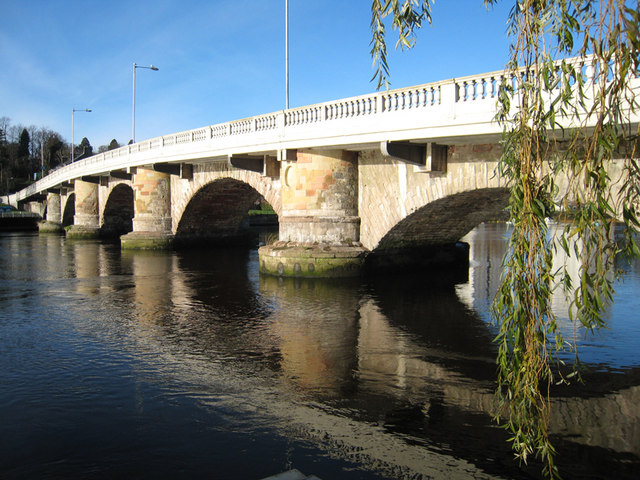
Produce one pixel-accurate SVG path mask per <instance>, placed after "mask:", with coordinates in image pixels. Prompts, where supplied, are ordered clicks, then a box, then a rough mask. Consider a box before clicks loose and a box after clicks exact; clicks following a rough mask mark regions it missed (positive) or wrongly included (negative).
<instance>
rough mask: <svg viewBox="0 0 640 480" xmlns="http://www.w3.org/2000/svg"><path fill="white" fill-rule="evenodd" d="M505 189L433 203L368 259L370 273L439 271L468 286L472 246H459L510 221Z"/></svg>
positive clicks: (470, 192) (406, 221)
mask: <svg viewBox="0 0 640 480" xmlns="http://www.w3.org/2000/svg"><path fill="white" fill-rule="evenodd" d="M508 200H509V191H508V189H506V188H504V187H495V188H483V189H478V190H468V191H463V192H460V193H455V194H452V195H448V196H446V197H443V198H439V199H437V200H434V201H433V202H430V203H428V204H427V205H425V206H423V207H421V208H419V209H417V210H415V211H414V212H413V213H411V214H410V215H408V216H406V217H405V218H403V219H402V220H400V221H399V222H398V223H396V224H395V225H394V226H393V228H391V230H389V231H388V232H387V233H386V234H385V235H384V236H383V237H382V239H381V240H380V242H379V243H378V245H377V246H376V248H375V249H373V251H372V252H371V253H370V254H369V256H368V257H367V267H368V268H371V269H377V270H380V269H383V270H384V269H387V268H394V269H396V268H405V269H410V270H426V271H430V270H434V269H435V270H436V271H439V272H442V273H444V274H446V278H448V279H450V280H454V281H466V277H467V275H468V264H469V249H468V245H466V244H461V243H459V240H460V239H461V238H462V237H464V236H465V235H466V234H467V233H469V232H470V231H471V230H472V229H473V228H475V227H476V226H477V225H480V224H481V223H483V222H489V221H498V220H506V219H507V214H506V207H507V204H508Z"/></svg>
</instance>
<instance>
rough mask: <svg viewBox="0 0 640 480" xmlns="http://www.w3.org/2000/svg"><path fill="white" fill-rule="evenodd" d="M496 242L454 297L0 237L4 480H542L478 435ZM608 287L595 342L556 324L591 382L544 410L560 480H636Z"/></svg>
mask: <svg viewBox="0 0 640 480" xmlns="http://www.w3.org/2000/svg"><path fill="white" fill-rule="evenodd" d="M507 233H508V227H507V226H506V225H502V224H489V225H481V226H480V227H478V228H477V229H475V230H474V231H473V232H471V233H470V234H469V235H468V236H467V237H466V239H465V240H466V241H468V242H469V243H470V252H471V253H470V260H471V267H470V269H469V275H468V278H463V279H460V280H459V281H458V283H456V284H451V283H444V284H443V283H442V282H441V278H440V277H438V276H435V278H429V277H428V276H427V277H425V276H424V275H423V276H420V277H416V276H406V275H401V274H395V275H386V276H384V277H379V278H369V279H358V280H341V281H338V280H333V281H320V280H315V281H311V280H292V279H278V278H274V277H264V276H261V275H260V274H259V273H258V261H257V251H256V250H194V251H182V252H129V251H121V250H120V248H119V246H118V245H117V244H110V243H103V242H100V241H69V240H66V239H65V238H64V237H58V236H46V235H40V236H38V235H35V234H24V233H23V234H2V235H1V236H0V285H1V290H0V432H1V435H0V478H2V479H27V478H28V479H31V478H65V479H69V478H71V479H73V478H83V479H107V478H109V479H111V478H136V479H159V478H167V479H168V478H189V479H197V478H207V479H248V480H251V479H255V480H258V479H261V478H264V477H267V476H269V475H274V474H277V473H279V472H283V471H286V470H289V469H291V468H297V469H298V470H300V471H302V472H304V473H306V474H314V475H316V476H318V477H319V478H321V479H322V480H330V479H396V478H397V479H404V478H407V479H421V478H435V479H452V478H455V479H526V478H538V477H537V474H536V471H537V469H536V468H535V466H532V467H530V468H524V467H520V466H519V465H518V463H517V462H516V461H515V460H514V459H513V455H512V453H511V451H510V447H509V445H508V443H507V441H506V440H507V438H508V434H507V432H505V431H504V430H502V429H500V428H498V427H496V426H495V424H494V423H493V422H492V419H491V418H492V417H491V411H492V394H493V389H494V383H493V382H494V378H495V370H496V368H495V360H494V359H495V351H496V348H495V345H494V344H493V343H492V339H493V337H494V336H495V333H496V330H495V327H494V326H492V325H491V323H490V319H489V314H488V307H489V304H490V302H491V298H492V296H493V293H494V292H495V290H496V288H497V283H498V281H499V276H500V261H501V257H502V253H503V252H504V248H505V237H506V235H507ZM620 266H621V267H622V268H624V269H625V272H626V273H625V275H624V276H623V277H622V279H621V281H620V282H619V283H618V284H617V291H618V296H617V297H616V303H615V304H614V306H613V307H612V308H610V309H609V311H608V312H607V313H606V317H607V319H608V326H609V328H608V329H605V330H602V331H600V332H597V333H596V334H593V335H588V336H585V335H584V332H581V331H579V330H578V331H576V332H572V331H571V326H570V325H569V323H568V322H567V321H566V318H564V319H563V320H562V321H563V325H564V328H565V329H566V330H567V333H568V334H569V335H572V334H573V333H575V336H576V339H577V340H578V343H579V345H580V351H579V353H580V356H581V357H580V358H581V360H582V361H583V362H584V363H585V367H586V370H585V372H584V380H585V384H584V385H582V384H572V385H569V386H559V387H556V388H555V389H554V391H553V400H552V427H551V433H552V438H553V441H554V443H555V445H556V446H557V448H558V451H559V464H560V468H561V471H562V472H563V473H564V475H565V478H590V479H596V478H602V479H609V478H610V479H625V478H629V479H631V478H638V476H639V474H640V407H639V405H640V322H638V317H637V315H638V311H640V295H639V293H640V262H638V263H633V264H631V265H622V264H621V265H620ZM554 302H555V304H556V305H555V306H556V307H557V309H558V311H559V312H560V311H561V310H562V309H563V307H564V306H565V305H564V302H563V301H562V299H560V298H558V299H557V300H554ZM561 318H562V315H561Z"/></svg>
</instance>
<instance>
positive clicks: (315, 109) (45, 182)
mask: <svg viewBox="0 0 640 480" xmlns="http://www.w3.org/2000/svg"><path fill="white" fill-rule="evenodd" d="M556 65H560V64H559V63H556ZM569 65H572V66H574V67H575V69H576V72H577V74H579V75H582V80H583V81H584V82H585V83H590V82H599V81H600V78H601V76H602V75H605V76H607V78H610V77H611V75H612V68H611V67H610V66H609V65H600V64H595V63H594V62H593V59H592V57H586V58H577V59H572V60H571V61H570V62H569ZM558 68H560V67H558ZM526 75H527V73H526V72H525V71H524V70H521V71H519V72H517V73H516V74H514V73H511V72H505V71H499V72H490V73H486V74H482V75H473V76H469V77H463V78H458V79H453V80H446V81H442V82H434V83H430V84H425V85H419V86H415V87H408V88H402V89H397V90H390V91H385V92H379V93H373V94H368V95H363V96H359V97H352V98H345V99H340V100H335V101H331V102H325V103H320V104H316V105H309V106H305V107H299V108H294V109H290V110H284V111H279V112H275V113H269V114H266V115H259V116H256V117H251V118H245V119H241V120H235V121H232V122H225V123H221V124H217V125H211V126H206V127H201V128H196V129H193V130H188V131H185V132H178V133H174V134H170V135H164V136H162V137H157V138H152V139H149V140H144V141H142V142H138V143H135V144H133V145H125V146H123V147H120V148H118V149H115V150H110V151H107V152H103V153H100V154H97V155H94V156H92V157H89V158H85V159H82V160H80V161H78V162H75V163H73V164H70V165H66V166H64V167H62V168H58V169H56V170H55V171H53V172H51V173H50V174H49V175H47V176H46V177H44V178H42V179H41V180H38V181H37V182H35V183H34V184H32V185H30V186H29V187H27V188H25V189H24V190H21V191H20V192H17V193H16V194H14V195H13V196H11V199H12V200H14V199H15V202H17V201H19V200H23V199H24V198H26V197H28V196H31V195H33V194H35V193H38V192H42V191H44V190H46V189H47V188H52V187H55V186H56V185H59V184H60V183H62V182H64V181H69V180H73V179H74V178H78V177H80V176H82V175H89V174H93V175H96V174H100V173H106V172H109V171H110V170H112V169H117V168H123V166H135V165H136V162H138V161H148V160H149V159H150V158H153V156H157V155H158V153H153V152H154V151H162V157H163V158H164V159H167V158H170V156H171V154H172V152H174V151H176V152H177V151H178V150H179V153H180V159H184V158H188V154H189V148H190V147H189V146H190V145H192V144H202V143H205V142H208V144H207V147H208V148H210V149H211V150H212V151H216V152H220V153H219V154H218V155H219V156H220V158H226V154H224V153H223V150H224V148H227V147H228V146H233V147H235V148H236V149H238V148H240V149H241V147H242V145H252V146H255V145H257V144H258V143H261V142H262V143H263V144H265V145H271V147H270V148H271V149H275V148H280V147H276V146H273V145H274V144H275V143H277V142H279V141H286V140H287V139H288V138H291V139H295V138H297V137H296V135H297V134H296V132H297V131H302V130H301V129H304V131H305V132H307V131H309V132H312V133H311V134H309V133H306V134H305V137H304V138H305V139H306V140H305V141H307V142H309V141H310V140H309V138H311V139H313V138H317V139H318V140H317V141H318V142H320V143H319V144H318V145H310V146H323V144H322V142H324V141H326V136H327V135H334V136H336V135H339V136H345V135H353V134H354V132H359V133H362V134H363V135H364V134H366V132H362V131H361V129H362V128H363V127H362V125H373V126H374V127H373V128H374V130H375V131H376V132H380V131H383V130H386V131H388V132H393V131H394V130H395V129H398V130H400V131H406V130H407V129H410V128H413V129H415V128H419V127H420V125H419V124H416V122H420V121H424V122H425V124H429V122H431V123H433V122H434V118H435V119H436V120H438V121H440V120H441V118H442V115H443V112H455V111H456V109H457V108H458V107H456V105H460V107H459V108H465V109H467V110H465V115H463V116H462V117H460V118H459V119H458V120H456V121H457V122H458V125H459V128H460V131H461V134H464V129H465V121H466V118H468V115H475V116H476V119H475V120H473V121H474V122H475V123H477V122H478V121H481V122H485V124H486V125H487V127H486V128H487V129H488V130H490V131H492V132H493V131H495V130H496V129H497V127H496V126H495V124H492V122H493V118H494V115H495V112H496V100H497V97H498V92H499V89H500V86H501V84H502V83H506V84H508V85H510V86H511V87H512V88H513V91H514V92H515V91H516V89H517V88H518V82H519V81H523V80H524V79H526ZM518 77H520V78H518ZM554 81H555V82H556V89H559V88H561V87H562V85H561V84H560V82H558V81H557V79H551V83H553V82H554ZM574 81H575V79H574ZM634 82H635V83H634V84H633V85H634V88H636V89H638V88H639V85H638V83H639V82H638V72H635V80H634ZM441 108H444V110H438V112H439V113H435V116H434V117H431V116H430V113H429V112H432V111H433V112H436V110H435V109H441ZM469 109H471V110H469ZM422 111H424V114H421V116H419V117H416V116H414V115H413V112H416V113H420V112H422ZM405 117H406V118H407V124H403V122H402V119H403V118H405ZM367 118H370V119H372V120H375V121H373V122H372V123H363V121H364V120H365V119H367ZM453 118H457V117H455V116H454V117H453ZM478 118H480V119H481V120H478ZM386 119H388V121H387V120H386ZM385 122H386V123H385ZM490 124H492V126H491V127H489V125H490ZM425 128H426V127H425ZM324 129H328V130H327V132H329V133H327V134H324V133H323V132H324ZM336 132H340V133H339V134H338V133H336ZM294 147H295V145H294ZM297 148H299V147H297ZM196 150H197V151H198V152H202V151H203V147H202V146H194V151H196ZM165 161H167V160H165Z"/></svg>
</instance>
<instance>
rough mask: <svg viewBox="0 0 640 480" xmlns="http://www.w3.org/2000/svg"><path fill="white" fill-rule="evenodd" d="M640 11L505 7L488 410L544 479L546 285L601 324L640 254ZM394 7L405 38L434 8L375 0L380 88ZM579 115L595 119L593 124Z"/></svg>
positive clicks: (547, 452)
mask: <svg viewBox="0 0 640 480" xmlns="http://www.w3.org/2000/svg"><path fill="white" fill-rule="evenodd" d="M498 1H499V0H484V2H483V3H484V4H485V5H487V6H489V5H493V4H496V3H498ZM639 10H640V2H638V1H637V0H636V1H631V0H601V1H600V2H592V1H589V0H519V1H516V2H515V4H514V7H513V8H512V10H511V13H510V16H509V34H510V37H511V59H510V61H509V63H508V65H507V70H508V71H509V72H510V73H511V75H510V77H511V78H514V79H515V85H513V84H512V83H509V84H508V83H507V82H505V83H503V84H502V85H501V88H500V94H499V105H498V107H499V112H498V119H499V120H500V121H501V122H502V125H503V126H504V136H503V154H502V157H501V159H500V163H499V167H498V173H499V174H500V175H502V176H503V177H504V178H506V179H507V180H508V185H509V188H510V200H509V215H510V220H511V222H512V223H513V231H512V234H511V237H510V241H509V246H508V249H507V254H506V255H505V259H504V264H503V267H504V275H503V278H504V280H503V283H502V285H501V287H500V289H499V291H498V294H497V296H496V298H495V300H494V303H493V307H492V315H493V318H494V320H495V321H496V323H497V324H498V325H499V327H500V334H499V337H498V345H499V349H498V359H497V361H498V366H499V369H498V387H497V392H496V398H497V407H498V408H497V412H496V419H497V420H498V421H499V422H500V423H502V424H503V425H505V426H506V427H508V428H509V429H510V430H511V432H512V434H513V436H512V439H511V441H512V446H513V449H514V451H515V453H516V455H517V456H518V457H519V458H520V459H521V460H523V461H524V462H526V461H527V459H528V457H529V456H532V455H534V456H536V457H538V458H540V459H541V460H542V461H543V462H544V464H545V467H544V473H545V475H546V476H548V477H551V478H553V477H558V476H559V474H558V470H557V468H556V465H555V462H554V458H555V450H554V448H553V445H552V444H551V442H550V440H549V435H548V422H549V397H548V395H549V390H550V387H551V385H552V384H553V383H554V382H557V381H565V380H566V378H565V377H563V376H562V373H561V369H560V368H554V366H553V365H554V364H553V359H556V360H558V354H559V353H560V352H561V351H562V350H563V349H565V348H567V342H566V339H564V338H562V335H561V334H560V331H559V328H558V325H557V322H556V317H555V315H554V312H553V311H552V310H551V302H550V299H551V295H552V294H553V292H554V289H556V288H557V287H556V286H560V288H561V289H562V290H563V291H564V293H565V295H567V297H568V299H569V300H570V302H571V306H572V308H571V312H570V315H571V319H572V320H573V321H575V322H578V323H579V324H581V325H583V326H584V327H585V328H587V329H589V330H593V329H596V328H599V327H601V326H603V325H604V324H605V321H604V319H603V316H602V312H603V310H604V309H605V308H606V307H607V306H608V305H609V304H610V303H611V302H612V301H613V296H614V291H613V280H614V279H613V278H612V276H611V275H610V272H612V271H613V270H614V269H613V261H614V259H615V257H616V255H619V254H625V255H635V256H640V250H639V249H638V245H637V244H636V242H635V239H634V235H636V234H637V232H638V230H639V229H640V224H639V222H638V208H639V206H640V165H638V138H639V137H640V132H639V130H638V127H633V125H632V121H631V116H632V114H634V113H635V112H636V111H637V110H638V102H637V99H635V98H634V92H633V91H632V90H631V88H630V79H631V78H633V76H634V75H635V76H637V74H638V72H639V68H640V35H639V25H640V14H639V13H638V12H639ZM389 15H390V16H391V17H392V18H393V23H392V25H393V27H394V28H396V29H397V30H398V34H399V40H398V43H397V46H400V47H402V48H411V47H412V46H413V45H414V43H415V38H416V37H415V33H416V31H417V30H418V29H419V28H420V27H421V26H422V23H423V22H424V21H425V20H426V21H430V20H431V13H430V2H429V0H421V1H419V0H404V1H399V0H385V1H383V0H372V21H371V29H372V41H371V45H372V49H371V54H372V56H373V58H374V62H375V65H376V74H375V75H374V79H375V78H377V79H378V87H381V86H383V85H388V76H389V69H388V65H387V62H386V52H387V51H386V43H385V25H384V21H383V19H384V18H385V17H386V16H389ZM576 57H577V60H575V59H572V58H576ZM585 65H586V67H587V69H588V70H589V71H590V72H591V74H589V75H586V74H585V72H584V71H583V67H584V66H585ZM569 116H572V117H573V118H575V119H578V120H580V123H579V124H576V125H575V128H573V129H572V130H570V131H569V130H565V129H563V127H562V124H563V119H566V118H568V117H569ZM587 120H589V121H592V123H593V124H594V125H595V126H593V128H589V129H587V128H586V122H587ZM612 159H622V160H623V161H624V166H623V171H622V173H621V174H620V176H619V178H615V179H614V178H611V176H610V174H609V171H608V168H607V167H608V164H609V162H610V161H611V160H612ZM560 174H562V175H564V176H566V177H567V178H568V180H569V190H568V192H566V195H563V196H559V195H558V189H557V186H556V183H555V178H556V177H557V176H558V175H560ZM569 208H570V209H571V210H572V211H573V212H574V215H573V216H572V217H570V218H569V219H568V222H567V224H566V225H567V226H566V228H565V230H564V231H563V232H562V233H561V235H560V236H559V238H558V239H557V245H559V247H556V246H555V245H556V244H554V243H553V240H552V239H550V236H549V235H548V227H547V224H546V221H545V220H546V219H547V218H548V217H550V216H552V215H554V214H556V213H557V212H559V211H566V210H568V209H569ZM617 217H618V218H619V217H621V218H622V220H623V222H624V224H625V227H626V228H625V235H624V239H623V240H622V241H617V240H616V239H615V238H613V235H611V232H612V229H613V225H614V222H615V221H616V218H617ZM572 245H573V247H572ZM576 245H577V246H576ZM556 248H561V249H563V250H564V253H565V254H566V255H567V256H574V257H577V258H578V259H579V261H580V265H581V267H580V272H579V281H578V282H577V284H574V283H573V282H572V279H571V277H570V275H569V273H568V271H567V268H566V267H565V268H561V269H559V270H554V269H553V259H554V253H555V249H556ZM568 348H570V349H574V350H575V345H570V346H569V347H568ZM576 355H577V352H576ZM576 359H577V357H576ZM558 361H559V360H558ZM573 373H576V371H575V370H574V372H573Z"/></svg>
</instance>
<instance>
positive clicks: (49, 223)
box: [38, 192, 64, 233]
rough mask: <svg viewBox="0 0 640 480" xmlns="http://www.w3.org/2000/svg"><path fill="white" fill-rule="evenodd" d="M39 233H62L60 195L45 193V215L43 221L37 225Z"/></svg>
mask: <svg viewBox="0 0 640 480" xmlns="http://www.w3.org/2000/svg"><path fill="white" fill-rule="evenodd" d="M38 231H39V232H40V233H62V232H63V231H64V230H63V228H62V207H61V202H60V194H59V193H54V192H49V193H47V213H46V216H45V220H44V221H42V222H40V223H39V224H38Z"/></svg>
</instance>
